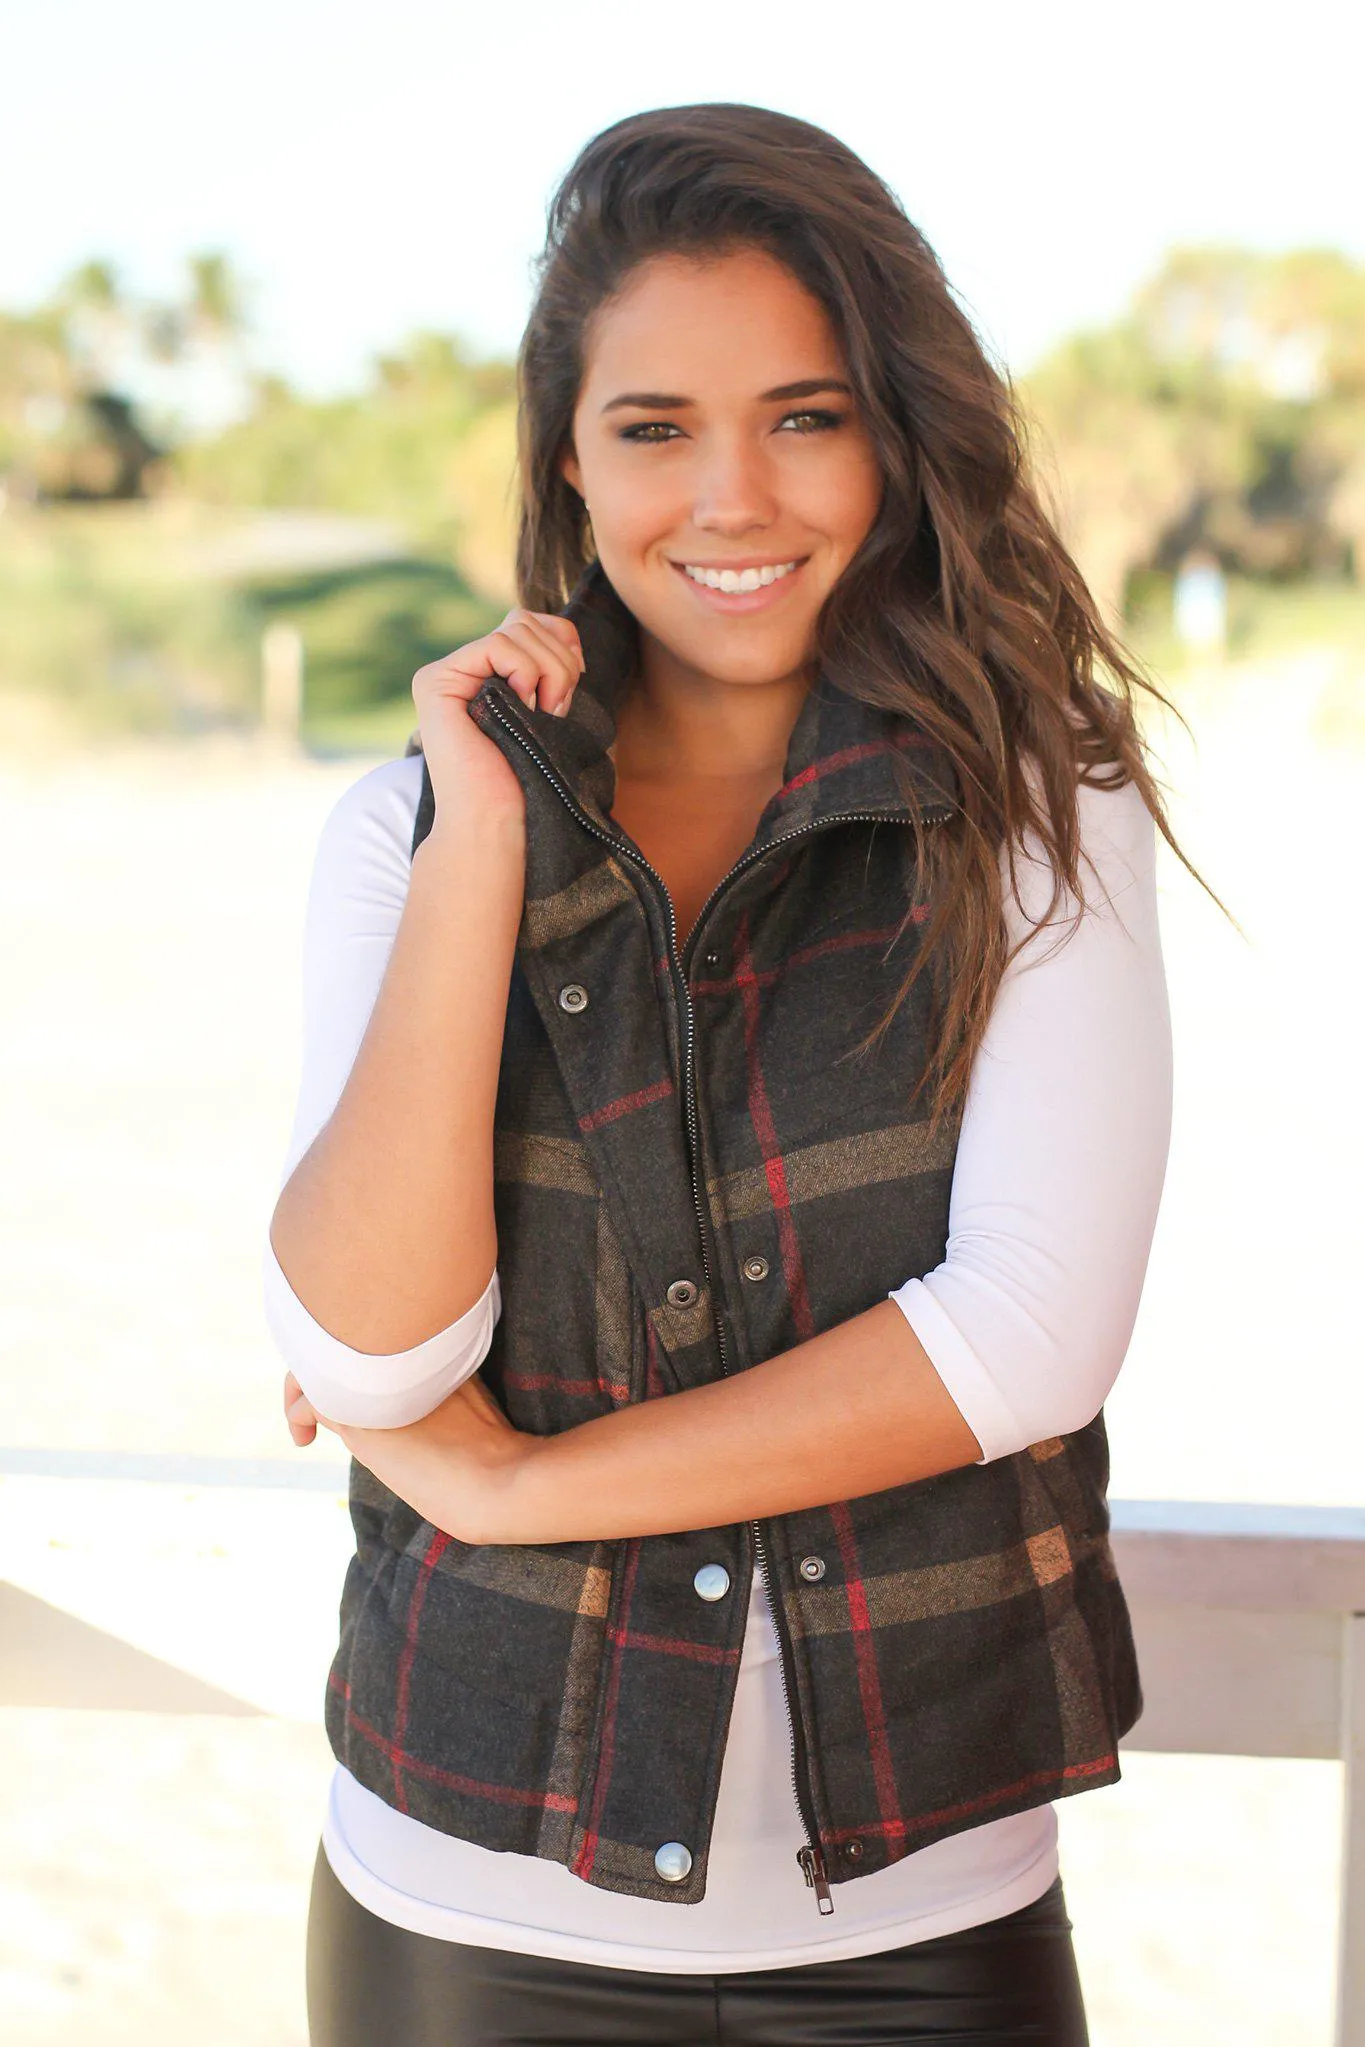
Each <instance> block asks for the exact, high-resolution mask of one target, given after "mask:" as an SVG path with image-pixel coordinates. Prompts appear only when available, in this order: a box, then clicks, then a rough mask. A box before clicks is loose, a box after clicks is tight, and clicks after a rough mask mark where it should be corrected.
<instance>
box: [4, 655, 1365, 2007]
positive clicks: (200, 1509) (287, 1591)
mask: <svg viewBox="0 0 1365 2047" xmlns="http://www.w3.org/2000/svg"><path fill="white" fill-rule="evenodd" d="M1359 686H1360V685H1359V679H1358V678H1354V677H1351V676H1347V675H1345V674H1344V673H1343V672H1342V670H1341V668H1340V664H1339V663H1336V662H1334V660H1333V658H1332V657H1331V656H1329V655H1315V656H1304V657H1302V658H1301V659H1300V660H1299V661H1298V662H1297V663H1294V664H1285V665H1283V666H1281V667H1280V668H1278V669H1276V670H1274V671H1264V672H1256V671H1243V672H1240V673H1239V674H1238V675H1237V676H1236V677H1235V678H1230V677H1222V678H1211V679H1210V680H1209V683H1208V685H1207V686H1206V687H1205V688H1203V689H1201V690H1199V691H1197V692H1195V693H1194V694H1193V695H1192V696H1190V697H1188V698H1185V699H1183V701H1185V702H1186V704H1187V708H1188V710H1189V714H1190V715H1191V717H1192V720H1193V722H1194V725H1195V732H1196V737H1197V741H1198V744H1197V747H1195V748H1193V749H1192V748H1191V746H1190V744H1189V742H1188V741H1187V740H1186V739H1185V737H1184V735H1183V734H1182V733H1180V731H1179V729H1178V728H1174V729H1173V730H1172V731H1171V732H1170V734H1169V735H1168V736H1167V737H1166V739H1165V740H1163V742H1162V748H1163V757H1164V760H1165V763H1166V767H1165V779H1166V781H1167V783H1168V785H1169V787H1170V792H1171V800H1172V806H1173V815H1174V819H1175V824H1176V829H1177V832H1178V833H1179V834H1180V836H1181V838H1182V842H1183V843H1184V844H1185V846H1186V849H1187V851H1188V852H1189V854H1190V856H1191V857H1192V859H1193V860H1194V861H1195V863H1196V864H1197V865H1198V866H1199V867H1200V868H1201V869H1202V871H1203V872H1204V873H1205V875H1206V877H1207V878H1208V880H1209V881H1210V883H1211V885H1212V886H1213V887H1214V888H1215V889H1216V890H1217V891H1218V892H1219V893H1220V894H1221V895H1222V896H1223V898H1224V900H1225V901H1226V902H1227V904H1228V906H1229V908H1230V909H1231V910H1232V911H1233V912H1234V914H1235V915H1236V916H1237V917H1238V918H1239V919H1240V921H1241V923H1242V925H1243V929H1244V932H1245V934H1246V935H1245V937H1243V936H1239V935H1238V933H1237V932H1235V931H1234V930H1232V929H1231V927H1230V926H1228V925H1227V923H1226V921H1225V920H1224V919H1223V918H1222V917H1221V915H1220V913H1219V912H1218V911H1217V909H1216V908H1215V906H1214V905H1212V904H1211V903H1210V902H1209V901H1208V898H1207V897H1206V896H1204V895H1203V893H1202V891H1200V890H1199V889H1198V887H1197V886H1196V885H1195V884H1194V883H1193V882H1192V881H1191V880H1190V878H1189V877H1188V876H1187V875H1186V874H1185V873H1184V871H1183V869H1181V868H1180V866H1179V865H1178V863H1177V862H1176V861H1175V860H1174V859H1173V858H1171V857H1170V856H1163V863H1162V883H1161V886H1162V928H1163V939H1164V944H1165V949H1166V957H1167V965H1168V972H1169V976H1170V982H1171V993H1172V1007H1173V1012H1174V1019H1175V1029H1176V1040H1177V1102H1176V1130H1175V1137H1174V1141H1173V1147H1172V1155H1171V1164H1170V1168H1169V1172H1168V1177H1167V1190H1166V1196H1165V1200H1164V1203H1163V1209H1162V1217H1161V1222H1160V1225H1159V1229H1158V1234H1157V1241H1156V1244H1155V1247H1154V1251H1153V1257H1152V1263H1151V1268H1150V1274H1149V1279H1148V1285H1147V1290H1146V1294H1145V1297H1144V1302H1143V1308H1142V1313H1141V1316H1140V1319H1139V1323H1138V1328H1137V1331H1136V1333H1135V1336H1134V1341H1133V1346H1132V1350H1131V1352H1130V1355H1129V1359H1128V1362H1127V1364H1126V1365H1125V1368H1124V1373H1123V1377H1122V1379H1121V1381H1120V1384H1119V1386H1118V1388H1117V1389H1116V1392H1115V1394H1114V1396H1113V1398H1112V1399H1111V1401H1110V1403H1109V1408H1108V1413H1109V1419H1110V1430H1111V1436H1112V1439H1113V1446H1114V1486H1113V1490H1114V1493H1115V1495H1116V1496H1120V1497H1128V1498H1205V1499H1263V1500H1276V1501H1294V1500H1298V1501H1305V1502H1315V1503H1322V1504H1331V1503H1337V1504H1361V1503H1362V1495H1363V1493H1365V1485H1363V1484H1362V1478H1361V1465H1360V1456H1359V1449H1358V1446H1359V1443H1360V1440H1361V1429H1360V1423H1361V1420H1362V1413H1361V1409H1362V1399H1363V1398H1365V1396H1363V1395H1362V1388H1361V1378H1360V1374H1359V1371H1358V1369H1357V1367H1356V1359H1357V1358H1358V1344H1356V1342H1355V1330H1356V1327H1357V1317H1356V1314H1355V1313H1354V1312H1353V1311H1354V1309H1355V1301H1354V1298H1352V1297H1351V1296H1352V1294H1353V1285H1354V1280H1355V1276H1356V1266H1357V1259H1358V1245H1359V1242H1360V1225H1361V1220H1362V1215H1361V1203H1360V1199H1359V1195H1358V1192H1357V1188H1356V1184H1355V1181H1356V1175H1355V1172H1354V1162H1355V1160H1356V1159H1358V1157H1359V1156H1360V1147H1361V1140H1362V1137H1365V1130H1363V1129H1362V1124H1363V1123H1365V1111H1363V1109H1362V1093H1361V1088H1360V1084H1359V1077H1358V1064H1359V1062H1358V1058H1352V1057H1351V1056H1350V1055H1351V1053H1352V1052H1353V1051H1354V1050H1355V1047H1356V1044H1357V1042H1358V1034H1359V1014H1360V1002H1359V996H1360V992H1361V990H1360V981H1361V969H1360V964H1359V955H1358V948H1357V947H1356V946H1355V945H1354V943H1353V941H1352V937H1351V934H1352V933H1353V932H1354V930H1355V929H1356V927H1357V923H1358V918H1357V916H1356V913H1355V906H1354V903H1353V902H1351V901H1350V900H1349V899H1348V891H1349V890H1351V889H1352V888H1353V886H1354V884H1353V880H1351V879H1348V877H1349V876H1350V874H1351V869H1352V866H1353V864H1354V858H1355V855H1356V846H1355V843H1354V841H1355V834H1356V830H1357V823H1356V806H1357V805H1358V802H1359V798H1360V795H1361V793H1362V784H1363V783H1365V754H1362V753H1361V751H1360V750H1359V749H1358V747H1352V746H1351V745H1349V744H1343V743H1341V742H1340V740H1339V739H1338V742H1337V743H1335V744H1333V745H1328V744H1327V743H1326V742H1325V740H1324V738H1323V734H1322V727H1323V716H1322V710H1323V706H1324V705H1325V704H1326V703H1328V702H1329V700H1330V701H1331V702H1334V703H1336V704H1337V705H1340V703H1341V702H1342V700H1343V692H1347V693H1349V691H1350V690H1352V689H1358V688H1359ZM366 765H367V764H366V763H364V762H356V761H350V762H345V763H330V764H328V763H319V762H310V761H304V760H295V759H290V758H288V757H285V756H280V755H267V754H261V753H257V752H253V751H252V750H251V749H250V748H249V747H246V746H244V745H241V744H238V743H232V744H228V743H226V742H224V743H219V742H201V743H199V744H198V745H196V746H194V747H188V746H185V745H174V746H171V745H167V746H152V745H146V744H144V745H141V746H138V747H134V748H125V749H118V750H114V751H108V752H105V753H103V754H101V755H74V754H73V755H70V756H53V755H52V754H51V753H50V752H49V751H47V750H45V749H44V748H43V747H41V746H40V745H37V744H34V745H31V746H28V747H21V748H18V749H14V750H12V751H11V753H10V757H9V761H8V765H7V766H5V767H4V768H0V957H2V958H3V961H4V969H3V971H4V988H5V998H4V1002H3V1005H0V1060H2V1061H3V1071H4V1073H5V1076H6V1086H5V1088H4V1090H3V1098H2V1099H0V1147H2V1148H3V1156H4V1157H5V1159H6V1161H7V1162H8V1165H9V1170H8V1171H7V1172H6V1173H5V1175H4V1176H3V1179H2V1180H0V1387H2V1388H3V1397H4V1415H5V1418H4V1421H3V1423H2V1424H0V1440H3V1442H4V1443H6V1444H8V1445H10V1446H24V1445H27V1446H36V1447H44V1448H49V1449H68V1450H74V1449H82V1448H85V1449H90V1448H98V1449H105V1450H108V1449H118V1450H128V1451H134V1450H149V1449H150V1450H164V1451H182V1452H186V1453H194V1454H198V1455H203V1454H206V1453H208V1454H218V1455H236V1456H255V1455H267V1456H283V1455H287V1454H290V1452H289V1445H288V1442H287V1438H286V1437H285V1435H284V1432H283V1426H282V1423H281V1422H280V1420H279V1419H278V1385H279V1377H280V1368H279V1365H278V1362H277V1360H276V1359H275V1357H274V1355H273V1353H272V1351H271V1349H270V1346H269V1341H268V1339H267V1337H266V1335H265V1333H264V1330H263V1328H262V1325H261V1319H260V1313H259V1307H258V1265H259V1250H260V1241H261V1235H262V1232H263V1230H264V1227H265V1220H266V1216H267V1214H268V1212H269V1208H270V1205H271V1202H272V1200H273V1196H274V1189H275V1184H276V1176H277V1173H278V1168H279V1164H280V1160H281V1157H282V1153H283V1147H284V1143H285V1139H286V1135H287V1130H288V1123H289V1118H290V1114H291V1110H292V1095H293V1088H294V1081H295V1062H296V1058H297V1043H298V1038H297V1032H298V1015H297V979H298V974H297V952H298V937H299V923H300V917H301V913H302V907H303V899H304V892H305V888H306V883H307V877H308V868H309V863H310V860H311V856H312V849H313V845H314V842H315V840H316V836H317V832H318V828H319V826H320V824H321V821H322V819H323V816H324V815H325V813H326V811H327V809H328V807H329V806H330V804H331V803H332V801H333V800H334V799H335V797H336V796H337V795H338V794H339V793H340V791H341V790H342V788H344V787H345V786H346V785H347V784H348V783H349V782H350V781H352V780H353V779H354V778H355V777H356V776H357V775H358V774H359V773H361V772H363V769H364V767H365V766H366ZM306 1454H308V1455H309V1456H312V1457H315V1458H322V1457H327V1456H334V1454H335V1453H334V1452H333V1450H332V1448H331V1446H330V1445H326V1446H323V1447H321V1448H319V1449H317V1450H315V1451H312V1452H309V1453H306ZM339 1470H340V1467H339V1466H338V1471H339ZM281 1539H287V1540H289V1541H290V1543H291V1545H292V1547H293V1550H294V1552H295V1553H296V1554H297V1556H298V1558H299V1562H298V1564H297V1567H296V1570H295V1573H294V1575H293V1576H292V1578H291V1580H290V1581H289V1582H287V1583H282V1582H281V1581H280V1579H279V1576H278V1573H277V1572H276V1571H275V1570H274V1569H273V1568H272V1563H271V1559H272V1557H273V1556H274V1555H276V1554H278V1551H277V1548H276V1545H277V1543H278V1542H279V1541H280V1540H281ZM345 1548H346V1530H345V1523H344V1518H343V1516H342V1514H341V1510H340V1506H339V1502H338V1498H337V1497H336V1496H332V1495H329V1494H328V1493H326V1492H318V1493H314V1494H311V1495H306V1496H294V1495H289V1494H277V1495H272V1496H263V1495H259V1494H245V1493H232V1492H226V1491H221V1490H219V1491H216V1492H211V1493H210V1492H196V1491H195V1490H194V1489H192V1488H188V1487H187V1488H177V1487H166V1486H156V1485H152V1484H130V1483H110V1484H103V1485H96V1484H90V1483H85V1482H82V1483H79V1484H77V1483H76V1482H73V1481H71V1480H62V1479H42V1478H32V1477H28V1478H25V1477H9V1478H4V1479H0V1576H3V1577H4V1578H6V1579H8V1580H10V1581H11V1582H12V1583H13V1584H16V1585H18V1586H20V1587H22V1588H24V1589H25V1590H26V1591H28V1592H30V1593H33V1594H35V1595H37V1596H39V1597H41V1598H43V1599H46V1600H48V1601H50V1602H51V1603H52V1604H54V1605H56V1606H58V1607H62V1608H64V1609H66V1610H67V1611H70V1612H72V1613H75V1614H79V1615H80V1616H81V1617H82V1618H84V1619H86V1620H88V1621H92V1622H94V1623H95V1624H96V1625H98V1626H100V1627H103V1628H105V1629H107V1630H109V1631H110V1632H111V1633H112V1634H114V1635H118V1636H121V1637H123V1638H124V1639H126V1640H130V1641H133V1642H136V1643H137V1644H138V1645H139V1646H140V1647H142V1648H145V1649H147V1650H149V1651H150V1652H151V1653H153V1654H156V1655H159V1656H162V1657H164V1658H166V1659H167V1660H168V1661H173V1662H176V1663H177V1664H179V1665H180V1666H181V1667H183V1668H186V1669H189V1670H191V1671H194V1672H195V1673H197V1674H198V1675H199V1676H201V1677H203V1678H204V1679H205V1680H206V1681H208V1682H211V1683H214V1684H217V1685H220V1686H222V1687H223V1688H224V1689H225V1690H227V1691H230V1692H232V1693H233V1694H234V1695H235V1696H237V1697H238V1698H241V1699H243V1700H247V1701H249V1702H252V1703H254V1704H255V1705H256V1706H258V1707H259V1708H261V1709H262V1712H263V1715H266V1716H269V1717H241V1718H227V1717H214V1716H191V1715H183V1716H170V1715H157V1716H153V1715H147V1714H141V1713H137V1712H100V1711H83V1712H77V1711H55V1710H51V1709H47V1710H38V1709H34V1708H31V1707H23V1706H15V1707H11V1708H9V1709H7V1710H5V1711H3V1712H0V1738H2V1739H3V1741H4V1745H5V1746H4V1754H5V1759H6V1767H5V1769H4V1771H3V1774H2V1775H0V2014H3V2017H2V2018H0V2025H2V2026H3V2031H4V2037H5V2039H6V2040H7V2041H12V2042H13V2043H15V2047H77V2043H80V2047H88V2043H90V2042H92V2041H97V2042H99V2043H100V2047H122V2043H124V2042H129V2043H131V2042H133V2041H138V2042H161V2041H165V2042H167V2043H169V2042H171V2041H175V2042H177V2043H179V2042H183V2041H185V2040H193V2041H194V2042H195V2043H196V2047H239V2043H245V2042H248V2041H250V2042H251V2043H252V2047H302V2043H303V2041H304V2038H305V2027H304V2019H303V2010H302V1992H301V1967H300V1949H301V1937H302V1926H303V1916H304V1908H305V1902H306V1890H307V1880H308V1874H309V1870H310V1868H311V1863H312V1856H313V1851H314V1848H315V1845H316V1839H317V1830H318V1825H319V1820H320V1813H321V1805H322V1798H323V1792H324V1787H325V1784H326V1779H327V1774H328V1769H329V1758H328V1755H327V1751H326V1745H325V1741H324V1739H323V1736H322V1732H321V1728H320V1725H319V1720H318V1713H319V1704H320V1689H321V1679H322V1675H323V1672H324V1670H325V1661H326V1658H327V1656H328V1654H329V1653H330V1645H331V1639H332V1629H333V1626H334V1619H335V1602H336V1594H337V1590H338V1589H339V1579H340V1568H341V1560H342V1558H343V1557H344V1553H345ZM1339 1795H1340V1794H1339V1776H1338V1772H1337V1770H1336V1767H1335V1766H1334V1765H1330V1764H1321V1763H1292V1762H1276V1763H1269V1762H1261V1761H1251V1760H1247V1759H1244V1758H1188V1757H1178V1756H1169V1757H1168V1756H1142V1755H1132V1756H1130V1757H1129V1759H1128V1763H1127V1769H1126V1775H1125V1779H1124V1782H1123V1783H1122V1784H1121V1785H1120V1786H1118V1787H1116V1788H1115V1789H1113V1790H1110V1791H1104V1792H1096V1793H1092V1794H1089V1795H1087V1796H1085V1797H1078V1798H1074V1799H1071V1800H1069V1801H1067V1802H1066V1803H1065V1804H1064V1805H1063V1806H1062V1807H1061V1808H1060V1811H1061V1815H1062V1825H1063V1849H1064V1857H1065V1861H1064V1870H1065V1874H1066V1878H1067V1884H1068V1890H1069V1894H1070V1898H1071V1906H1072V1913H1073V1917H1074V1919H1075V1921H1076V1927H1077V1944H1078V1949H1079V1952H1080V1955H1081V1959H1082V1966H1083V1971H1084V1976H1085V1982H1086V1988H1087V1996H1088V1999H1089V2003H1090V2009H1091V2017H1092V2029H1093V2035H1094V2039H1095V2042H1096V2047H1138V2043H1139V2042H1141V2043H1142V2047H1149V2043H1150V2042H1151V2041H1152V2040H1154V2039H1157V2038H1160V2039H1161V2040H1162V2041H1163V2042H1166V2041H1169V2042H1172V2043H1184V2042H1189V2043H1191V2047H1193V2043H1196V2042H1197V2043H1199V2047H1221V2043H1224V2042H1226V2043H1228V2047H1233V2043H1235V2047H1325V2042H1326V2041H1327V2039H1328V2037H1329V2008H1330V1989H1331V1984H1330V1976H1331V1954H1332V1943H1333V1934H1334V1912H1335V1856H1336V1842H1337V1828H1338V1824H1339V1811H1338V1807H1339Z"/></svg>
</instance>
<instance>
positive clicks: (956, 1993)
mask: <svg viewBox="0 0 1365 2047" xmlns="http://www.w3.org/2000/svg"><path fill="white" fill-rule="evenodd" d="M812 1916H813V1915H812ZM308 2026H309V2038H310V2040H311V2042H312V2047H614V2043H620V2047H627V2043H629V2047H896V2043H899V2042H902V2041H915V2042H919V2043H920V2047H934V2043H942V2047H950V2043H951V2047H1007V2043H1013V2042H1024V2041H1028V2042H1031V2043H1033V2047H1086V2043H1087V2040H1088V2037H1089V2036H1088V2034H1087V2032H1086V2025H1085V2011H1084V2007H1083V2005H1082V2002H1081V1990H1080V1982H1079V1979H1078V1977H1077V1974H1076V1962H1075V1957H1074V1955H1073V1953H1072V1947H1071V1921H1070V1919H1069V1918H1068V1917H1067V1912H1066V1905H1065V1902H1064V1899H1063V1895H1062V1884H1061V1879H1060V1877H1059V1878H1058V1880H1057V1882H1056V1883H1055V1884H1053V1886H1052V1888H1051V1890H1049V1891H1046V1892H1045V1893H1044V1895H1043V1896H1042V1897H1041V1898H1039V1899H1038V1900H1037V1902H1036V1903H1035V1904H1032V1905H1025V1906H1024V1907H1023V1908H1022V1909H1021V1910H1020V1911H1018V1912H1011V1913H1008V1914H1007V1915H1006V1916H1005V1917H1004V1918H1003V1919H991V1920H988V1921H987V1922H986V1924H985V1925H984V1926H973V1927H969V1928H968V1929H966V1930H965V1931H964V1932H962V1933H949V1934H944V1935H942V1936H940V1937H939V1938H938V1939H937V1940H925V1941H916V1942H912V1943H911V1945H910V1946H909V1947H899V1948H891V1949H888V1950H886V1951H884V1952H883V1953H881V1954H874V1955H860V1956H857V1957H856V1958H855V1959H854V1960H852V1961H843V1962H812V1963H805V1964H799V1965H797V1966H796V1967H794V1968H788V1969H753V1970H747V1971H737V1972H727V1971H722V1972H721V1973H720V1974H718V1975H695V1976H694V1975H686V1974H682V1973H679V1974H676V1975H669V1974H662V1973H656V1972H655V1971H653V1970H647V1969H611V1968H604V1967H601V1966H600V1965H598V1964H597V1963H595V1962H562V1961H553V1960H551V1959H549V1958H548V1957H546V1956H543V1955H522V1954H513V1953H509V1952H506V1951H504V1950H503V1949H501V1948H486V1947H472V1946H468V1945H466V1944H465V1943H463V1942H461V1941H447V1940H433V1939H431V1938H429V1937H428V1936H427V1935H426V1934H421V1933H409V1932H407V1931H406V1929H404V1928H402V1927H398V1926H391V1925H390V1924H389V1923H388V1921H387V1920H384V1919H379V1918H377V1917H376V1916H375V1914H374V1913H372V1912H369V1911H367V1910H366V1909H365V1907H364V1906H363V1905H360V1904H357V1902H356V1901H355V1899H354V1898H352V1897H351V1895H350V1893H349V1892H348V1891H346V1890H345V1889H344V1888H343V1887H342V1885H341V1884H340V1883H339V1882H338V1881H337V1879H336V1877H335V1876H334V1875H333V1873H332V1870H331V1868H330V1866H329V1864H328V1862H327V1860H326V1858H325V1856H324V1855H323V1853H322V1850H321V1849H319V1850H318V1859H317V1866H316V1868H315V1870H314V1873H313V1895H312V1903H311V1906H310V1910H309V1918H308Z"/></svg>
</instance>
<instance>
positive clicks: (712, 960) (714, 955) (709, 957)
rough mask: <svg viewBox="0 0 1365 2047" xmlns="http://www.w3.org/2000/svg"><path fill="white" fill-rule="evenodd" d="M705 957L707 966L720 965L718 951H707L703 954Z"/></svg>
mask: <svg viewBox="0 0 1365 2047" xmlns="http://www.w3.org/2000/svg"><path fill="white" fill-rule="evenodd" d="M705 959H706V964H707V966H708V967H718V966H719V965H720V954H719V953H718V952H708V953H707V954H706V955H705Z"/></svg>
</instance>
